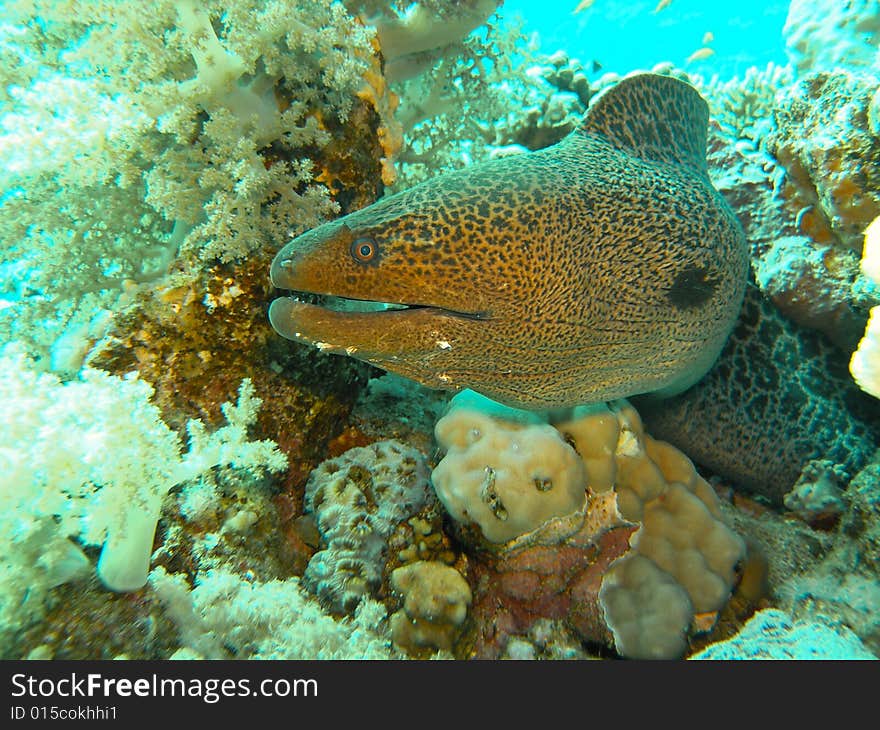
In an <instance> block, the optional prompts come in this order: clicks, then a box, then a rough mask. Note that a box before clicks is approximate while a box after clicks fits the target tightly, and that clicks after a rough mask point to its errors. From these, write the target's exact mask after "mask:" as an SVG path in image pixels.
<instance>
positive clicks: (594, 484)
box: [432, 395, 745, 657]
mask: <svg viewBox="0 0 880 730" xmlns="http://www.w3.org/2000/svg"><path fill="white" fill-rule="evenodd" d="M457 398H458V396H457ZM469 400H471V396H469V395H468V396H466V397H465V399H464V400H463V402H464V403H465V404H467V403H468V401H469ZM492 407H493V408H494V410H495V411H496V412H495V413H494V414H493V415H492V416H489V417H487V416H486V415H484V414H482V413H480V412H479V411H475V410H472V406H470V407H469V406H468V405H462V406H460V412H458V413H456V410H457V409H456V399H453V408H452V411H451V413H450V415H447V416H446V417H445V418H444V419H442V420H441V422H440V423H438V439H440V440H441V445H447V446H449V445H452V444H454V443H455V442H454V440H453V441H452V442H450V443H445V442H444V441H443V438H444V436H443V434H444V433H445V431H446V428H445V426H444V423H443V421H444V420H446V419H452V418H454V419H456V421H462V422H466V421H468V420H470V421H471V423H472V425H473V428H474V431H473V432H474V433H477V432H479V436H480V437H481V438H482V437H483V433H486V434H487V437H490V436H491V431H492V430H493V429H496V430H498V431H499V432H501V433H503V432H504V431H505V429H508V430H509V429H511V424H510V423H503V419H504V411H503V410H501V411H500V412H499V407H497V406H492ZM517 417H518V418H519V419H520V420H522V419H523V418H526V419H529V418H533V417H530V416H517V415H516V414H510V413H508V415H507V418H508V419H510V418H517ZM554 425H555V428H552V429H551V431H555V432H556V433H557V434H558V435H557V436H556V440H557V442H558V444H559V445H562V446H569V448H573V449H575V450H576V452H577V454H578V455H580V458H582V464H586V466H585V467H584V470H585V473H586V477H587V479H586V485H588V487H589V488H588V489H584V486H583V485H582V486H580V487H579V489H580V497H579V500H578V502H579V504H578V505H577V506H576V508H575V509H572V510H570V511H569V512H568V513H567V514H564V515H563V514H560V513H559V512H555V513H554V512H550V513H547V514H545V513H544V512H543V511H542V510H541V506H542V503H541V500H540V499H539V498H537V497H536V498H534V499H532V500H531V501H523V502H522V503H521V504H520V509H521V510H523V511H525V512H527V513H529V514H530V516H531V518H532V520H531V522H522V521H521V520H519V522H520V523H521V525H522V526H521V528H520V529H519V530H517V531H516V533H515V534H514V536H513V537H512V539H511V538H510V537H508V538H507V541H506V542H503V543H501V542H500V540H496V542H494V543H493V542H492V540H493V537H495V531H493V530H492V529H491V527H490V529H487V528H486V526H485V525H484V522H486V521H488V522H489V524H490V525H491V521H492V520H493V519H494V521H495V522H496V523H504V522H505V519H503V515H500V514H497V511H493V512H492V513H491V515H486V517H485V518H484V519H480V518H479V517H476V515H480V514H481V511H482V510H484V507H485V505H489V506H490V507H491V506H492V504H494V503H496V502H497V496H498V495H493V494H491V493H490V492H489V490H487V489H478V490H475V491H467V492H462V494H461V495H460V496H459V498H460V500H461V501H462V504H461V505H458V504H456V506H455V509H454V511H453V512H452V515H453V517H454V518H455V519H456V520H459V521H464V522H465V523H466V522H467V521H470V520H472V519H476V520H477V521H478V523H479V524H480V526H481V531H482V532H481V534H474V532H473V531H469V530H467V529H463V530H462V537H463V538H464V539H465V540H468V541H470V542H471V544H472V545H474V547H476V548H477V549H478V553H477V555H476V558H475V566H474V568H473V570H474V584H475V585H476V586H477V588H476V590H475V596H474V616H475V621H476V624H477V626H478V627H486V626H487V625H497V624H496V623H495V620H494V619H491V620H490V617H489V616H488V615H487V614H486V612H487V611H488V612H492V611H493V610H494V611H497V612H499V613H500V614H501V615H503V616H504V618H503V620H502V621H501V626H502V629H501V631H500V633H497V634H495V635H492V634H489V633H481V629H479V628H478V629H477V630H476V631H477V635H476V637H475V638H474V640H473V649H472V651H474V652H476V653H477V655H481V656H494V655H497V653H498V652H499V651H501V650H503V643H504V642H505V641H506V640H507V637H508V636H509V635H511V634H517V633H524V632H525V631H526V630H527V629H528V627H529V626H530V625H531V624H532V623H533V622H534V621H535V620H537V618H539V617H544V618H555V619H559V618H562V619H565V620H566V621H567V622H568V623H569V625H571V626H572V627H573V628H575V629H576V630H578V631H579V632H581V636H582V638H583V639H584V640H586V641H590V642H595V643H598V644H602V643H608V641H609V632H610V634H613V637H614V644H615V646H616V648H617V650H618V651H619V652H620V653H622V654H624V655H626V656H632V657H675V656H680V655H682V654H683V653H684V651H685V649H686V647H687V637H688V635H689V633H690V632H691V631H693V630H695V627H697V629H696V630H700V629H702V628H704V627H702V624H699V623H697V622H696V619H697V616H698V615H706V614H709V615H717V613H718V612H719V611H720V610H721V609H722V608H723V607H724V605H725V603H726V602H727V599H728V597H729V595H730V592H731V590H732V588H733V586H734V584H735V582H736V580H737V575H736V572H735V568H736V566H737V564H738V563H739V561H740V560H741V559H742V558H743V557H744V555H745V545H744V543H743V541H742V539H741V538H739V537H738V536H737V535H736V534H734V533H733V532H732V531H731V530H730V529H729V528H728V527H727V526H726V525H725V524H724V522H723V520H722V518H721V513H720V509H719V506H718V501H717V498H716V497H715V493H714V491H713V490H712V489H711V488H710V487H709V485H708V484H707V483H706V482H705V480H703V479H702V478H701V477H699V476H698V475H697V473H696V470H695V469H694V467H693V464H692V463H691V462H690V461H689V460H688V459H687V457H685V456H684V455H683V454H681V452H679V451H677V450H676V449H674V448H673V447H671V446H670V445H669V444H665V443H662V442H658V441H654V440H653V439H652V438H650V437H649V436H647V435H646V434H645V433H644V431H643V427H642V424H641V420H640V419H639V417H638V415H637V414H636V412H635V410H634V409H633V408H632V407H631V406H629V405H628V404H626V403H620V404H616V405H615V406H613V407H612V408H610V409H609V408H607V407H605V406H600V407H589V408H584V409H576V410H575V412H574V413H573V414H572V416H571V417H570V418H569V419H566V420H565V421H559V420H557V422H556V423H555V424H554ZM515 427H516V426H515ZM518 427H519V428H520V429H522V424H521V423H520V424H518ZM529 428H533V427H532V426H529ZM459 430H460V432H461V433H463V434H466V433H468V431H467V429H466V428H460V429H459ZM548 438H549V434H548ZM489 441H490V442H491V438H490V439H489ZM518 446H519V450H521V451H523V452H525V454H526V455H528V454H534V455H535V456H536V457H537V456H538V455H539V454H540V455H542V454H544V453H545V452H546V449H547V447H546V446H545V445H544V441H543V440H536V439H534V438H533V439H529V440H524V441H523V442H522V443H519V444H518ZM446 459H450V461H449V462H448V463H444V462H446ZM468 468H469V466H468V462H467V461H466V460H465V461H462V460H460V457H459V455H458V454H457V452H456V451H455V450H454V449H451V450H450V453H449V454H448V455H447V456H446V457H445V458H444V460H442V461H441V462H440V464H439V465H438V466H437V468H436V469H435V471H434V475H438V473H439V477H440V479H437V478H434V481H435V487H437V486H438V482H439V483H440V484H443V483H447V482H452V481H455V480H461V479H462V478H463V474H466V473H467V470H468ZM543 468H544V469H546V470H548V471H549V472H550V473H551V476H550V478H549V482H550V484H557V480H558V479H559V478H560V476H561V475H563V474H564V473H565V470H566V469H567V468H568V467H567V466H566V462H565V461H564V460H563V461H562V462H559V463H557V462H556V461H552V460H551V461H548V462H546V463H545V464H544V465H543ZM459 472H462V473H459ZM432 476H433V475H432ZM546 481H548V480H541V484H544V483H546ZM562 483H563V484H564V483H565V482H564V479H563V482H562ZM581 484H582V483H581ZM528 486H530V487H531V488H532V489H533V490H534V491H536V492H540V491H541V490H540V486H539V484H538V482H537V481H534V480H532V481H531V482H530V483H529V484H528ZM438 492H439V494H440V496H441V499H443V497H444V491H443V487H442V486H440V487H438ZM499 494H500V490H499ZM444 501H445V500H444ZM464 527H465V528H466V524H465V525H464ZM487 538H488V539H487ZM502 539H503V538H502ZM489 575H493V576H494V578H491V579H489V578H488V576H489ZM575 596H576V597H577V599H576V600H574V597H575ZM671 596H676V597H677V598H676V599H675V600H674V601H672V600H671V598H670V597H671ZM493 607H496V608H493ZM496 618H497V617H496ZM711 623H712V621H711V619H710V621H709V625H711ZM482 631H488V629H486V628H483V629H482Z"/></svg>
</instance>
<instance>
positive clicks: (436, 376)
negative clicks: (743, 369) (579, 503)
mask: <svg viewBox="0 0 880 730" xmlns="http://www.w3.org/2000/svg"><path fill="white" fill-rule="evenodd" d="M707 122H708V110H707V107H706V103H705V102H704V101H703V99H702V98H701V97H700V96H699V94H698V93H697V92H696V91H695V90H694V89H693V88H692V87H691V86H689V85H688V84H686V83H684V82H682V81H679V80H676V79H673V78H669V77H664V76H658V75H654V74H642V75H638V76H633V77H630V78H627V79H624V80H622V81H621V82H619V83H618V84H616V85H615V86H614V87H612V88H611V89H609V90H607V91H606V92H604V93H603V94H601V95H600V96H599V97H598V98H597V99H596V100H595V102H594V104H593V105H592V106H591V108H590V110H589V111H588V112H587V115H586V117H585V119H584V121H583V123H582V124H581V126H580V127H579V128H578V129H577V130H576V131H575V132H573V133H572V134H570V135H569V136H568V137H566V138H565V139H564V140H563V141H561V142H560V143H558V144H556V145H554V146H552V147H549V148H547V149H544V150H540V151H537V152H531V153H525V154H521V155H514V156H511V157H505V158H502V159H497V160H491V161H488V162H485V163H482V164H479V165H474V166H472V167H469V168H467V169H465V170H462V171H458V172H454V173H451V174H448V175H443V176H440V177H437V178H435V179H433V180H430V181H428V182H426V183H423V184H422V185H419V186H417V187H414V188H412V189H411V190H408V191H405V192H403V193H399V194H397V195H394V196H391V197H388V198H385V199H382V200H380V201H378V202H377V203H375V204H373V205H371V206H369V207H367V208H365V209H363V210H360V211H356V212H354V213H351V214H349V215H347V216H344V217H343V218H340V219H339V220H337V221H333V222H330V223H327V224H325V225H323V226H320V227H318V228H316V229H313V230H312V231H309V232H307V233H305V234H303V235H302V236H300V237H298V238H296V239H295V240H293V241H292V242H290V243H289V244H288V245H287V246H285V247H284V248H283V249H282V250H281V251H280V252H279V253H278V255H277V257H276V259H275V261H274V263H273V266H272V271H271V275H272V280H273V283H274V284H275V285H276V286H277V287H279V288H282V289H290V290H294V291H297V292H308V293H313V294H324V295H333V296H336V297H345V298H347V299H358V300H367V301H381V302H391V303H397V304H405V305H410V308H408V309H402V310H389V311H383V312H369V313H367V312H350V311H349V312H340V311H335V310H333V309H331V308H329V307H326V306H321V305H319V304H307V303H304V302H300V301H296V300H295V299H293V298H280V299H277V300H275V301H274V302H273V303H272V306H271V309H270V320H271V322H272V325H273V326H274V327H275V329H276V330H277V331H278V332H279V333H281V334H282V335H284V336H286V337H288V338H290V339H294V340H299V341H303V342H309V343H312V344H315V345H317V346H318V347H320V348H321V349H323V350H327V351H329V352H332V353H339V354H348V355H351V356H354V357H357V358H360V359H362V360H366V361H367V362H370V363H373V364H375V365H378V366H379V367H382V368H385V369H387V370H391V371H394V372H397V373H399V374H401V375H404V376H407V377H410V378H412V379H414V380H417V381H418V382H420V383H422V384H424V385H427V386H429V387H434V388H445V389H450V390H458V389H461V388H472V389H474V390H476V391H478V392H480V393H483V394H485V395H487V396H489V397H490V398H493V399H495V400H498V401H500V402H503V403H506V404H508V405H512V406H516V407H521V408H529V409H553V408H562V407H569V406H574V405H578V404H582V403H587V402H597V401H605V400H610V399H614V398H620V397H626V396H630V395H633V394H637V393H647V392H658V393H662V394H670V393H675V392H680V391H682V390H684V389H685V388H687V387H688V386H690V385H691V384H693V383H694V382H696V381H697V380H698V379H699V378H700V377H701V376H702V375H704V374H705V373H706V371H707V370H708V369H709V368H710V367H711V365H712V364H713V362H714V361H715V359H716V358H717V356H718V353H719V352H720V351H721V348H722V347H723V345H724V342H725V340H726V339H727V337H728V335H729V333H730V331H731V329H732V327H733V325H734V322H735V320H736V317H737V313H738V311H739V308H740V304H741V302H742V297H743V292H744V289H745V283H746V277H747V270H748V260H747V250H746V244H745V239H744V236H743V233H742V229H741V228H740V226H739V223H738V222H737V220H736V218H735V216H734V214H733V213H732V211H731V209H730V208H729V207H728V205H727V204H726V202H725V201H724V200H723V198H722V197H721V196H720V195H719V194H718V193H717V191H716V190H715V189H714V188H713V187H712V185H711V183H710V182H709V178H708V176H707V174H706V160H705V149H706V130H707ZM363 240H366V241H369V242H370V243H372V244H373V247H372V248H369V253H370V257H369V260H367V261H364V260H360V257H358V256H353V255H352V250H353V248H352V246H353V244H354V243H355V242H358V241H363ZM364 250H365V251H366V250H367V249H364Z"/></svg>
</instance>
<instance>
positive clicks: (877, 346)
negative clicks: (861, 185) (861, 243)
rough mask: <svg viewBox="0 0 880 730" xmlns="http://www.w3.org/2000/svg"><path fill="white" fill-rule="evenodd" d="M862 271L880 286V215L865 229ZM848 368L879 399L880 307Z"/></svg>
mask: <svg viewBox="0 0 880 730" xmlns="http://www.w3.org/2000/svg"><path fill="white" fill-rule="evenodd" d="M862 272H863V273H864V274H865V276H867V277H868V278H869V279H870V280H871V281H873V282H874V283H875V284H876V285H878V286H880V218H875V219H874V222H873V223H872V224H871V225H870V226H868V230H867V231H865V250H864V254H863V255H862ZM849 370H850V372H851V373H852V376H853V378H854V379H855V381H856V383H857V384H858V386H859V387H860V388H861V389H862V390H864V391H865V392H866V393H870V394H871V395H873V396H874V397H875V398H880V307H874V308H873V309H872V310H871V314H870V317H869V318H868V327H867V328H866V329H865V336H864V337H863V338H862V341H861V342H860V343H859V349H858V350H856V351H855V353H854V354H853V356H852V360H850V363H849Z"/></svg>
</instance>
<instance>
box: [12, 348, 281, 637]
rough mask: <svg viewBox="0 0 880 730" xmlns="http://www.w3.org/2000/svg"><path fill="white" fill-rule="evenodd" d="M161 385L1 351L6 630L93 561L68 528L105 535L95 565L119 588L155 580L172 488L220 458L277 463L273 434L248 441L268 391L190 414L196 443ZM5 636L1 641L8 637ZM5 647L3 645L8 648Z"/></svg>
mask: <svg viewBox="0 0 880 730" xmlns="http://www.w3.org/2000/svg"><path fill="white" fill-rule="evenodd" d="M152 395H153V388H152V387H151V386H150V385H149V384H148V383H145V382H144V381H142V380H139V379H138V378H136V377H134V376H133V375H132V376H127V377H124V378H121V377H118V376H114V375H110V374H108V373H105V372H102V371H100V370H90V369H85V370H84V371H83V372H82V374H81V376H80V377H79V378H78V379H77V380H73V381H70V382H67V383H62V382H61V381H60V380H59V379H58V378H57V377H55V376H54V375H50V374H46V373H39V372H37V371H36V370H35V367H34V363H32V362H31V361H30V360H29V359H28V358H27V357H26V356H25V355H24V354H23V353H22V351H21V349H20V348H17V347H15V346H12V345H10V346H7V347H6V348H5V349H4V350H3V351H2V353H0V444H2V446H0V543H2V551H3V554H4V556H5V558H6V559H5V561H4V562H5V564H4V566H3V567H2V568H0V635H2V633H3V629H4V628H6V629H11V628H14V627H15V625H16V624H19V625H20V623H21V621H22V620H23V619H24V618H25V614H23V613H22V608H21V606H23V605H24V604H25V603H27V604H28V605H27V608H26V609H24V610H25V611H27V612H28V613H29V614H31V613H33V612H34V609H36V611H37V612H39V608H37V607H38V606H39V605H40V603H41V598H40V596H41V595H43V594H45V591H46V590H48V588H51V587H52V586H53V585H57V584H59V583H62V582H64V581H65V580H67V579H69V578H70V577H71V576H72V575H73V574H74V573H75V572H77V571H78V570H79V569H81V568H83V566H84V565H87V562H86V561H85V558H84V556H83V555H82V553H81V551H80V550H79V549H78V548H77V546H76V545H75V544H74V543H73V542H72V541H71V540H70V539H69V538H75V539H77V540H78V541H79V542H81V543H83V544H89V545H103V548H102V551H101V557H100V560H99V562H98V575H99V577H100V578H101V580H102V581H103V583H104V584H105V585H106V586H107V587H108V588H110V589H112V590H119V591H126V590H135V589H137V588H140V587H141V586H142V585H144V583H145V582H146V579H147V572H148V570H149V562H150V554H151V552H152V543H153V535H154V532H155V529H156V523H157V521H158V519H159V513H160V510H161V506H162V502H163V499H164V498H165V495H166V494H167V493H168V491H169V490H170V489H171V488H172V487H174V486H175V485H177V484H181V483H183V482H186V481H188V480H191V479H194V478H195V477H198V476H199V475H200V474H203V473H205V472H206V471H208V470H210V469H212V468H214V467H216V466H231V467H240V468H247V469H263V468H265V469H269V470H272V471H277V470H280V469H283V468H284V466H285V465H286V457H285V456H284V455H283V454H282V453H281V452H279V451H278V449H277V448H276V445H275V444H274V443H273V442H272V441H249V440H248V438H247V429H248V427H249V426H250V425H252V424H253V422H254V420H255V418H256V413H257V409H258V408H259V406H260V399H259V398H257V397H256V396H255V395H254V390H253V386H252V384H251V383H250V381H248V380H245V381H243V382H242V385H241V388H240V390H239V397H238V403H237V404H236V405H233V404H231V403H227V404H224V406H223V413H224V415H225V416H226V419H227V425H226V426H224V427H222V428H220V429H219V430H217V431H214V432H212V433H208V432H207V430H206V429H205V427H204V425H203V424H202V423H201V422H200V421H190V423H189V427H188V430H189V437H190V438H189V441H190V444H189V449H188V450H187V451H183V449H182V443H181V439H180V438H179V436H178V435H177V434H176V433H175V432H174V431H173V430H171V429H170V428H169V427H168V426H167V425H166V424H165V423H164V422H163V421H162V418H161V415H160V413H159V409H158V408H157V407H156V406H155V405H153V404H152V403H151V402H150V398H151V397H152ZM0 643H2V641H0ZM0 653H2V652H0Z"/></svg>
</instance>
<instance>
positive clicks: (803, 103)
mask: <svg viewBox="0 0 880 730" xmlns="http://www.w3.org/2000/svg"><path fill="white" fill-rule="evenodd" d="M878 86H880V77H878V76H877V75H876V74H865V73H863V74H858V73H854V72H850V71H838V72H834V73H831V72H827V71H826V72H817V73H814V74H810V75H808V76H805V77H803V78H801V79H799V80H798V81H797V82H796V83H795V84H794V85H793V86H792V87H790V88H789V89H788V90H787V94H786V100H785V103H784V104H777V105H776V106H775V107H774V109H773V118H774V129H773V131H772V132H771V133H770V134H769V135H768V137H767V139H766V140H765V144H766V147H767V150H768V151H769V152H770V153H771V154H772V155H773V156H774V157H775V158H776V160H778V161H779V163H780V164H781V165H782V166H783V167H784V168H785V170H786V172H787V173H788V175H787V178H786V184H785V187H784V188H783V190H782V191H781V192H782V195H783V197H784V198H785V199H786V204H787V205H788V206H789V208H790V209H791V210H793V211H795V212H796V213H797V215H798V219H799V222H800V228H801V232H802V233H804V234H806V235H808V236H809V237H810V238H811V239H812V240H813V241H814V242H815V243H817V244H820V245H821V244H832V245H835V246H837V247H841V248H844V249H850V250H852V251H859V250H860V249H861V241H862V233H863V231H864V229H865V227H866V226H867V224H868V223H870V222H871V221H872V220H873V219H874V217H875V216H877V215H878V214H880V193H878V192H877V190H878V189H880V173H878V169H880V140H878V139H877V138H876V137H875V136H874V135H873V134H872V133H871V130H869V129H868V128H867V119H868V113H867V110H868V106H869V104H870V103H871V99H872V97H873V96H874V93H875V92H876V91H877V88H878ZM829 138H830V139H831V140H833V143H832V144H829V143H828V140H829ZM789 186H790V187H791V189H789ZM826 265H828V266H829V268H833V264H832V263H831V262H828V263H827V264H826Z"/></svg>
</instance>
